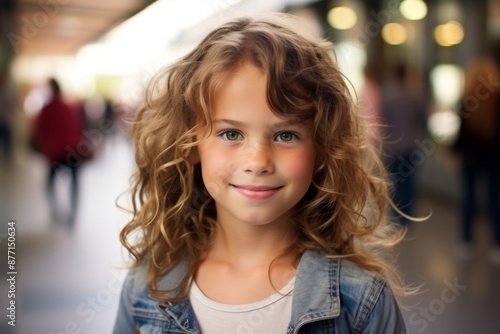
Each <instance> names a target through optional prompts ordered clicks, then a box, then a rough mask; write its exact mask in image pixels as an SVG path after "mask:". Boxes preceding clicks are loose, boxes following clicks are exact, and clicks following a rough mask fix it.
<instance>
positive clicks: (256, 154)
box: [242, 144, 274, 175]
mask: <svg viewBox="0 0 500 334" xmlns="http://www.w3.org/2000/svg"><path fill="white" fill-rule="evenodd" d="M242 153H243V159H242V160H243V161H245V165H244V169H245V172H246V173H251V174H255V175H261V174H272V173H273V172H274V156H273V152H272V149H271V148H270V147H269V146H268V145H264V144H258V145H252V146H251V147H248V148H247V149H245V150H244V151H243V152H242Z"/></svg>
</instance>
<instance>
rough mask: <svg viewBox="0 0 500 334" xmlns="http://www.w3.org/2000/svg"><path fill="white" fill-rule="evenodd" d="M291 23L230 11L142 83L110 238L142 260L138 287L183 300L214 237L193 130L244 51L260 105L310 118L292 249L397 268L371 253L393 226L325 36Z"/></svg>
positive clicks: (384, 270)
mask: <svg viewBox="0 0 500 334" xmlns="http://www.w3.org/2000/svg"><path fill="white" fill-rule="evenodd" d="M298 26H299V25H298V24H297V23H296V22H295V19H293V18H291V17H290V16H289V15H286V14H272V15H267V16H265V17H258V18H239V19H236V20H233V21H231V22H229V23H226V24H224V25H222V26H221V27H219V28H217V29H215V30H214V31H212V32H211V33H210V34H209V35H208V36H207V37H206V38H205V39H204V40H203V41H202V42H201V43H200V44H199V45H198V46H197V47H196V48H195V49H194V50H193V51H192V52H191V53H189V54H188V55H186V56H185V57H183V58H182V59H180V60H179V61H177V62H176V63H175V64H173V65H172V66H170V67H168V68H166V69H165V70H164V71H162V72H160V73H159V74H158V75H157V76H156V77H155V79H154V80H153V81H152V83H151V84H150V85H149V87H148V89H147V92H146V96H145V101H144V105H143V106H142V107H141V108H140V110H139V111H138V114H137V116H136V120H135V122H134V124H133V129H132V138H133V143H134V147H135V157H136V163H137V167H138V169H137V172H136V173H135V175H134V178H133V185H132V193H131V196H132V199H133V208H132V211H133V218H132V220H131V221H130V222H129V224H128V225H126V226H125V228H124V229H123V230H122V232H121V235H120V239H121V242H122V243H123V245H124V246H125V247H126V248H127V249H128V251H129V252H130V253H131V254H132V256H133V257H134V264H135V265H138V264H140V263H142V262H143V261H149V265H148V287H149V288H150V290H151V292H152V295H153V296H154V297H155V298H157V299H159V300H162V301H172V300H175V299H183V298H187V296H188V292H189V286H190V282H191V278H192V277H193V275H194V273H195V272H196V268H197V266H198V264H199V261H200V257H201V255H202V253H203V251H204V250H206V249H207V247H208V245H209V243H210V242H211V239H212V237H213V232H214V227H215V224H216V210H215V204H214V201H213V199H212V198H211V197H210V195H209V193H208V192H207V190H206V188H205V186H204V184H203V181H202V177H201V168H200V164H199V163H197V162H196V159H193V154H194V152H195V150H196V147H197V145H198V142H199V139H198V137H197V134H198V133H200V131H201V132H202V131H206V130H207V129H209V128H210V126H211V119H210V109H211V104H212V99H213V96H214V93H215V92H216V91H217V90H218V88H219V87H220V86H221V85H222V83H223V82H224V80H225V79H226V78H227V77H228V75H229V74H231V73H232V71H234V70H235V68H237V66H238V65H239V64H241V63H242V62H243V61H251V63H252V64H253V65H255V66H256V67H258V68H259V69H260V70H262V71H263V72H264V73H265V74H266V76H267V78H268V82H267V98H268V103H269V106H270V108H271V109H272V110H273V112H274V113H275V114H276V115H277V116H279V117H282V118H286V119H292V120H293V121H302V120H312V123H313V138H314V139H313V140H314V143H315V146H316V150H317V153H318V154H317V155H316V161H315V172H314V175H313V181H312V184H311V185H310V188H309V190H308V191H307V193H306V194H305V196H304V197H303V198H302V199H301V200H300V201H299V203H298V204H297V205H296V206H295V207H294V208H293V209H292V210H293V213H292V214H291V215H290V216H291V217H292V218H291V219H292V222H291V223H292V224H293V225H294V226H295V228H296V229H297V231H298V233H297V234H298V238H297V240H296V242H294V243H293V246H291V248H292V247H293V251H297V252H298V254H302V252H303V251H304V250H308V249H310V250H317V251H319V252H321V253H322V254H324V255H325V256H330V257H339V256H340V257H349V259H350V260H352V261H354V262H356V263H357V264H359V265H360V266H362V267H363V268H365V269H367V270H370V271H373V272H375V273H378V274H380V275H382V276H384V277H386V278H388V280H389V278H390V277H396V276H394V275H392V274H393V273H394V270H393V267H392V266H391V265H390V264H389V263H388V262H387V261H386V260H384V258H383V257H382V253H381V252H380V251H381V250H384V249H386V248H390V247H392V246H393V245H395V244H396V243H397V242H398V241H399V240H401V238H402V235H403V232H402V230H401V229H399V228H397V226H396V225H394V224H391V223H389V222H388V220H387V216H386V211H387V208H388V204H389V203H390V200H389V196H388V181H387V177H386V173H385V170H384V167H383V165H382V163H381V161H380V160H379V158H378V153H377V152H375V151H374V149H373V147H371V146H370V145H369V144H367V141H366V139H365V138H364V131H363V127H362V125H361V121H360V116H359V115H358V113H357V108H356V105H355V103H354V102H353V98H352V95H351V93H350V91H349V87H348V85H347V84H346V80H345V78H344V77H343V75H342V73H341V72H340V71H339V69H338V67H337V65H336V62H335V59H334V57H333V52H332V50H333V47H332V44H331V43H329V42H327V41H325V40H320V39H315V38H312V37H309V36H307V37H306V36H304V35H303V34H302V33H299V32H298V31H297V27H298ZM131 240H134V241H131ZM181 262H183V263H187V264H188V270H187V272H186V275H185V277H184V279H183V280H182V281H181V282H180V284H179V286H178V287H176V289H175V290H176V292H177V293H176V294H175V296H176V297H174V296H173V295H172V294H171V292H173V291H159V290H158V289H157V281H158V279H159V278H160V277H161V276H163V275H165V274H166V273H168V272H169V271H170V270H172V269H173V268H174V267H175V266H177V265H178V264H180V263H181ZM389 281H391V280H389ZM393 286H397V284H396V285H393Z"/></svg>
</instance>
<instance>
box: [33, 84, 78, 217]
mask: <svg viewBox="0 0 500 334" xmlns="http://www.w3.org/2000/svg"><path fill="white" fill-rule="evenodd" d="M49 86H50V90H51V93H52V96H51V98H50V100H49V102H48V103H47V104H46V105H45V106H44V107H43V108H42V110H41V111H40V114H39V115H38V117H37V118H36V119H35V123H34V129H33V131H34V133H33V136H34V138H36V141H37V143H38V146H39V149H40V151H41V153H42V154H43V155H44V156H45V157H46V158H47V160H48V161H49V164H50V168H49V173H48V177H47V191H48V195H49V201H50V206H51V212H52V217H53V218H54V219H56V218H57V210H56V203H55V193H54V181H55V176H56V174H58V173H59V172H63V171H68V172H69V174H70V175H71V202H70V203H71V208H70V213H69V218H68V224H69V225H70V226H72V225H73V224H74V219H75V214H76V204H77V196H78V168H79V166H80V165H81V164H82V161H81V159H75V156H74V154H72V152H75V151H78V145H79V143H80V141H81V137H82V132H83V119H82V116H81V114H80V113H79V109H78V108H77V106H76V105H71V104H70V103H68V102H66V101H65V100H64V99H63V96H62V93H61V88H60V85H59V83H58V82H57V80H56V79H50V80H49Z"/></svg>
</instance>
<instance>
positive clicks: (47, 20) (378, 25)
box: [0, 0, 500, 334]
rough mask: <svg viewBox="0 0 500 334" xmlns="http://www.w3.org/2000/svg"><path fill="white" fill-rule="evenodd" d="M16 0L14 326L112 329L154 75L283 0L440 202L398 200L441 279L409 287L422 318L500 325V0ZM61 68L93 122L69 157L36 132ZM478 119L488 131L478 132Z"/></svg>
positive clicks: (403, 253) (74, 104)
mask: <svg viewBox="0 0 500 334" xmlns="http://www.w3.org/2000/svg"><path fill="white" fill-rule="evenodd" d="M0 4H1V5H0V6H1V7H0V10H1V12H0V35H1V37H2V39H1V42H0V108H1V109H0V140H1V141H0V251H1V254H2V255H0V258H1V259H2V260H1V262H0V264H1V269H0V273H1V275H2V276H1V277H3V278H2V280H1V281H0V310H2V311H1V312H0V313H1V314H2V315H1V316H0V319H2V320H1V321H0V333H19V334H61V333H68V334H69V333H110V332H111V329H112V326H113V322H114V317H115V313H116V309H117V305H118V298H119V291H120V287H121V283H122V282H123V278H124V275H125V274H126V272H125V271H124V270H123V269H121V266H123V264H124V259H126V254H125V252H124V251H123V250H122V248H121V245H120V243H119V239H118V233H119V231H120V229H121V227H123V225H124V224H125V223H126V222H127V219H128V218H129V216H128V214H127V213H126V212H125V211H123V210H120V209H119V208H118V207H117V204H119V205H123V206H125V207H126V206H127V204H128V201H127V198H126V197H120V195H122V194H123V193H124V192H125V191H126V190H127V188H128V185H129V178H130V176H131V173H132V172H133V170H134V160H133V152H132V148H131V145H130V141H129V121H130V120H131V119H132V118H133V115H134V113H135V110H136V108H137V106H138V105H139V104H140V103H141V96H142V91H143V89H144V87H145V85H146V84H147V83H148V81H149V80H150V78H151V77H152V76H153V74H154V73H156V72H157V71H158V70H159V69H160V68H162V67H164V66H166V65H168V64H170V63H171V62H173V61H174V60H176V59H178V58H179V57H180V56H182V55H183V54H185V53H186V52H187V51H189V50H190V49H192V48H193V47H194V46H195V45H196V44H197V43H198V42H199V41H200V39H201V38H203V37H204V36H205V35H206V34H207V33H208V32H209V31H210V30H211V29H213V28H214V27H216V26H217V25H219V24H220V23H222V22H224V21H227V20H229V19H231V18H234V17H237V16H241V15H250V14H254V13H260V12H269V11H283V12H291V13H293V14H295V15H297V16H299V17H300V18H301V19H302V20H303V22H304V28H305V29H309V30H310V32H311V33H312V34H315V35H318V36H322V37H326V38H328V39H330V40H331V41H332V42H333V43H334V44H335V52H336V59H337V61H338V63H339V66H340V68H341V70H342V71H343V72H344V73H345V75H346V77H347V78H348V79H349V80H350V82H351V83H352V88H353V92H356V98H357V99H358V100H359V105H360V111H359V112H360V113H363V114H364V115H365V116H366V117H367V119H368V122H371V123H373V125H383V127H382V130H381V134H382V136H383V138H384V140H383V142H382V143H381V145H382V147H383V149H384V152H385V153H384V156H383V158H384V160H385V161H386V163H387V168H388V170H389V171H390V172H391V173H392V175H393V176H394V180H395V184H396V187H395V190H394V200H395V201H396V203H398V204H399V205H400V206H401V208H402V210H403V211H404V212H406V213H409V214H412V215H415V216H426V215H428V214H429V213H431V212H432V216H431V218H430V219H428V220H427V221H426V222H423V223H414V222H408V221H406V220H405V219H400V218H398V217H396V214H394V215H395V216H394V218H395V219H399V220H400V223H401V224H405V225H407V226H408V229H409V232H408V237H407V238H406V240H405V241H404V242H403V243H402V244H401V245H400V246H399V249H398V251H399V257H398V258H397V263H398V265H399V269H400V270H401V272H402V273H403V274H404V276H405V279H406V280H407V282H409V283H412V284H415V285H419V284H423V288H422V290H421V292H420V294H419V295H417V296H414V297H412V298H410V299H407V300H405V301H404V303H405V305H407V306H408V307H407V308H406V309H405V310H404V316H405V318H406V323H407V328H408V332H409V333H470V332H477V333H500V318H499V316H498V315H499V314H500V313H499V312H500V287H499V285H498V282H500V239H499V238H500V236H499V235H500V221H499V220H500V217H499V214H498V208H499V207H500V202H499V198H498V189H499V188H500V184H499V180H498V173H499V171H500V168H499V164H498V155H499V154H500V150H497V149H498V148H499V146H498V138H499V131H498V130H499V126H498V124H499V123H500V116H498V115H499V114H500V111H499V110H500V109H499V108H497V107H496V105H497V104H496V103H486V102H484V101H493V98H494V97H496V96H497V93H498V91H500V90H499V87H500V79H499V77H498V73H497V68H496V66H497V61H498V60H500V1H499V0H475V1H473V0H432V1H431V0H427V1H421V0H403V1H400V0H374V1H368V0H349V1H347V0H346V1H340V0H339V1H334V0H319V1H313V0H185V1H174V0H157V1H151V0H108V1H98V0H17V1H15V0H1V2H0ZM478 60H480V62H478ZM474 64H476V65H477V64H480V65H477V66H476V65H474ZM481 64H488V66H486V65H484V66H483V65H481ZM474 66H476V67H474ZM473 68H476V69H477V68H482V69H483V70H482V72H481V71H477V70H476V71H473ZM471 73H472V74H471ZM49 78H55V79H56V80H57V82H58V83H59V85H60V89H61V97H62V100H64V101H66V102H64V106H66V107H67V108H69V109H71V110H72V111H73V112H74V113H75V114H77V115H78V126H80V129H81V131H82V133H83V140H82V141H81V142H79V143H77V144H75V145H74V146H65V147H66V148H67V152H68V155H67V157H68V156H69V157H70V158H69V159H70V161H68V160H67V161H66V165H69V167H70V168H64V165H65V164H64V163H63V162H61V161H59V162H58V168H51V166H52V167H53V166H54V161H52V164H51V163H50V162H51V158H48V157H47V155H46V152H45V151H46V150H45V149H44V148H41V147H39V145H38V143H37V141H36V139H37V138H36V136H34V135H33V133H34V132H36V129H40V128H43V126H41V125H40V124H41V121H39V120H38V119H39V118H41V115H42V114H43V112H42V110H45V109H46V106H48V105H51V103H54V102H53V100H54V96H55V95H57V94H54V90H53V89H52V90H51V86H49V85H48V84H47V82H48V79H49ZM468 78H469V79H470V78H471V79H470V80H469V79H468ZM468 83H469V86H467V84H468ZM467 87H469V90H467ZM51 101H52V102H51ZM495 101H496V100H495ZM485 104H488V105H494V106H495V107H491V108H489V109H488V108H486V107H485V108H483V106H484V105H485ZM44 108H45V109H44ZM482 109H485V110H486V109H488V110H486V111H481V110H482ZM476 115H480V116H476ZM58 120H59V118H58ZM472 120H474V122H473V123H474V125H471V126H469V127H467V129H472V128H473V129H475V130H473V131H472V130H471V131H472V132H474V133H476V134H478V135H477V136H476V137H475V139H474V138H472V139H470V138H466V137H465V135H464V133H465V132H467V131H465V132H463V129H464V124H466V123H467V122H469V121H472ZM49 123H51V122H50V121H49ZM56 123H57V122H56ZM492 124H493V125H492ZM494 124H496V125H494ZM66 127H67V125H65V124H63V123H57V125H52V128H51V127H50V126H48V128H47V126H45V131H48V133H51V134H52V135H53V134H54V133H56V134H60V133H61V132H62V131H63V129H64V128H66ZM469 132H470V131H469ZM40 133H43V131H42V130H39V134H40ZM486 134H489V135H488V136H486ZM462 135H463V136H462ZM483 135H484V136H483ZM373 138H375V136H374V137H373ZM478 138H479V139H478ZM56 141H57V140H56ZM464 142H465V143H469V144H470V143H473V144H474V145H472V147H471V145H464V144H463V143H464ZM374 144H376V145H379V143H378V142H376V141H375V139H374ZM68 145H69V144H68ZM59 167H60V168H59ZM66 167H68V166H66ZM48 185H50V187H48ZM48 189H51V190H48ZM49 195H50V196H49ZM495 221H496V224H497V225H496V228H495V223H494V222H495ZM14 222H15V223H14ZM9 227H11V228H12V227H15V263H13V262H11V263H10V264H14V266H15V267H14V268H9V267H8V261H7V260H8V258H7V254H8V247H9V246H12V245H9V242H12V241H14V239H13V236H12V233H11V232H12V231H13V230H12V229H11V230H9V229H8V228H9ZM495 231H496V232H495ZM9 237H10V239H9ZM11 255H12V254H11ZM11 260H12V258H11ZM12 269H14V270H15V272H16V273H17V274H15V275H14V276H15V285H14V286H13V285H12V283H13V281H12V280H11V281H8V280H7V279H8V278H11V277H12V275H11V274H7V273H8V272H12V271H13V270H12ZM13 288H14V289H15V297H14V296H12V295H11V293H12V292H14V291H13V290H12V289H13ZM9 291H10V292H9ZM12 300H14V301H15V327H14V326H11V325H9V324H8V322H9V321H12V320H14V319H13V318H12V316H11V317H10V318H9V315H12V312H11V310H8V309H7V308H8V307H10V305H11V304H10V303H12ZM6 315H7V317H6Z"/></svg>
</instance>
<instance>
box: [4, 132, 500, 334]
mask: <svg viewBox="0 0 500 334" xmlns="http://www.w3.org/2000/svg"><path fill="white" fill-rule="evenodd" d="M436 158H439V157H436ZM429 160H430V161H431V159H429ZM433 163H436V161H434V162H433ZM438 163H439V161H438ZM45 168H46V167H45V164H44V161H43V160H42V159H41V158H40V157H39V156H36V155H32V154H28V153H27V152H25V151H18V152H17V154H16V159H15V161H14V162H13V163H12V165H11V166H10V168H9V169H6V168H5V167H2V170H1V174H0V185H1V190H0V221H1V224H2V225H0V226H1V228H2V230H1V231H0V241H1V243H0V250H1V251H2V254H6V249H5V247H6V242H5V237H6V234H5V233H6V223H7V221H8V220H9V219H11V218H14V219H16V225H17V234H18V235H17V254H16V256H17V258H16V260H17V269H18V275H17V282H16V306H17V308H16V327H15V328H13V327H10V326H8V325H7V324H6V320H5V315H2V316H1V317H0V319H3V320H2V321H1V322H0V333H17V334H61V333H83V334H85V333H92V334H96V333H97V334H101V333H102V334H106V333H110V331H111V328H112V324H113V321H114V316H115V312H116V307H117V302H118V296H119V288H120V284H121V282H122V280H123V275H124V271H123V270H119V269H117V268H115V267H114V266H117V265H120V264H121V263H122V256H121V255H122V254H121V252H122V251H121V247H120V244H119V242H118V231H119V230H120V227H121V226H122V225H123V224H124V222H125V221H126V215H125V213H123V212H122V211H120V210H119V209H117V208H116V206H115V200H116V197H117V196H118V195H119V194H120V192H122V191H124V190H126V188H127V185H128V178H129V176H130V174H131V171H132V168H133V158H132V154H131V150H130V147H129V145H128V143H127V141H126V138H125V136H121V135H118V136H116V137H113V138H110V140H107V141H106V142H105V144H104V146H103V150H102V152H100V153H99V154H98V155H97V156H96V157H95V159H94V160H93V161H91V162H89V163H87V164H86V165H85V166H83V168H82V171H81V175H80V177H81V192H80V193H81V197H80V201H79V213H78V217H77V222H76V227H75V229H74V231H72V232H70V231H68V230H67V229H65V226H63V225H62V224H59V225H54V224H52V223H51V220H50V216H49V212H48V209H47V203H46V198H45V194H44V183H45V171H46V169H45ZM67 186H68V180H67V179H65V178H64V177H63V178H60V179H59V180H58V187H57V190H58V191H59V194H60V197H61V202H62V203H63V205H64V204H67V201H66V200H65V192H66V191H67V190H66V188H67ZM450 187H451V188H453V187H452V185H450ZM63 205H62V206H61V211H62V212H64V207H63ZM429 209H432V211H433V216H432V218H431V219H430V220H429V221H427V222H425V223H419V224H416V225H413V226H412V228H411V230H410V233H409V235H408V240H406V241H405V242H404V243H403V244H402V245H401V246H400V250H401V255H400V257H399V260H398V262H399V263H400V266H401V270H402V272H403V273H404V274H405V276H406V278H407V281H408V282H414V283H415V284H421V283H423V284H424V286H423V288H422V290H421V293H420V294H419V295H417V296H415V297H413V298H411V299H409V300H406V301H405V303H406V304H407V305H408V307H409V309H408V310H405V311H404V315H405V318H406V320H407V327H408V332H409V333H428V334H430V333H440V334H446V333H500V285H499V284H498V282H500V268H498V267H493V266H491V265H490V264H489V262H488V261H487V254H488V251H489V249H490V247H491V242H490V233H489V226H487V223H486V220H485V219H484V217H483V218H480V219H479V220H478V224H477V226H476V227H477V228H476V231H475V232H476V237H477V238H476V241H477V242H476V246H477V247H476V248H475V250H474V251H475V254H474V255H475V257H474V259H473V260H472V261H470V262H465V263H463V262H460V261H457V260H456V257H455V249H456V246H457V235H458V231H457V229H458V213H457V211H456V208H455V207H454V205H453V201H451V202H450V201H444V200H439V199H437V198H436V197H434V196H430V195H429V194H426V193H423V195H422V196H419V199H418V211H419V212H420V213H422V214H425V213H427V212H428V211H429ZM1 258H2V268H6V267H5V263H4V261H5V260H4V256H1ZM2 271H5V270H4V269H2ZM7 290H8V289H7V285H6V280H5V279H2V281H1V282H0V296H1V298H0V309H1V310H5V309H6V305H7V304H6V300H7V299H6V298H5V296H6V295H7ZM4 312H5V311H2V313H4ZM79 330H80V331H79Z"/></svg>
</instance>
